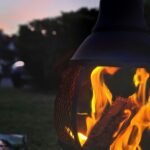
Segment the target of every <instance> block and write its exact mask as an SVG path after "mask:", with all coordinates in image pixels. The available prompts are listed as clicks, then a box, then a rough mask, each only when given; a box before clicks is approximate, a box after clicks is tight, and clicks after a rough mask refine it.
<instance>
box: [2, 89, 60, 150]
mask: <svg viewBox="0 0 150 150" xmlns="http://www.w3.org/2000/svg"><path fill="white" fill-rule="evenodd" d="M54 99H55V95H54V94H41V93H33V92H29V91H24V90H17V89H0V133H9V134H11V133H16V134H25V135H26V136H27V146H28V149H29V150H59V149H60V148H59V147H58V145H57V137H56V133H55V129H54V121H53V108H54Z"/></svg>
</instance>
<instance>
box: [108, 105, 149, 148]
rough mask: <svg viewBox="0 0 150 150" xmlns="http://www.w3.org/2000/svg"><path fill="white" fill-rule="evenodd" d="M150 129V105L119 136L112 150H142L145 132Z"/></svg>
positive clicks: (143, 108)
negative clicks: (141, 142)
mask: <svg viewBox="0 0 150 150" xmlns="http://www.w3.org/2000/svg"><path fill="white" fill-rule="evenodd" d="M148 128H150V103H148V104H146V105H144V106H142V108H141V109H140V111H139V112H138V113H137V114H136V116H135V117H134V118H133V119H132V121H131V123H130V125H129V126H128V128H127V129H126V130H125V131H124V132H123V133H122V134H120V135H119V136H118V138H117V139H116V140H115V141H114V142H113V144H112V145H111V146H110V150H140V149H141V148H140V146H139V143H140V141H141V138H142V134H143V131H144V130H145V129H148Z"/></svg>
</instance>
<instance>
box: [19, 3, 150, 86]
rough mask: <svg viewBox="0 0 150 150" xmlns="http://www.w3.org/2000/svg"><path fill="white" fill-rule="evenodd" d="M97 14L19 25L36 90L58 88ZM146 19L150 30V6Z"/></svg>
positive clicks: (21, 49)
mask: <svg viewBox="0 0 150 150" xmlns="http://www.w3.org/2000/svg"><path fill="white" fill-rule="evenodd" d="M97 15H98V10H96V9H87V8H81V9H80V10H78V11H76V12H68V13H65V12H63V13H62V14H61V16H58V17H55V18H46V19H42V20H34V21H31V22H29V23H28V24H25V25H21V26H20V28H19V32H18V37H17V49H18V50H19V54H20V56H21V58H22V59H23V60H24V61H25V63H26V68H27V70H28V71H29V72H30V74H31V76H32V77H33V83H34V85H35V87H38V88H41V89H56V88H57V86H58V83H59V79H60V74H61V73H62V72H63V70H64V69H65V66H66V65H67V62H68V61H69V59H70V57H71V56H72V54H73V53H74V52H75V50H76V49H77V48H78V46H79V45H80V44H81V43H82V41H83V40H84V39H85V38H86V37H87V36H88V35H89V34H90V33H91V30H92V28H93V26H94V24H95V22H96V19H97ZM145 17H146V21H147V24H148V25H149V27H150V4H149V3H146V5H145Z"/></svg>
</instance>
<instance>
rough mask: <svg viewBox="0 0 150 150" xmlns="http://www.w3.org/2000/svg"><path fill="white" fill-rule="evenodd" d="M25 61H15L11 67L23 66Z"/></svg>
mask: <svg viewBox="0 0 150 150" xmlns="http://www.w3.org/2000/svg"><path fill="white" fill-rule="evenodd" d="M24 65H25V63H24V62H23V61H17V62H15V63H14V64H13V66H12V67H13V68H17V67H24Z"/></svg>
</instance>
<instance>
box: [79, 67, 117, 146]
mask: <svg viewBox="0 0 150 150" xmlns="http://www.w3.org/2000/svg"><path fill="white" fill-rule="evenodd" d="M118 69H119V68H117V67H101V66H98V67H96V68H95V69H94V70H93V71H92V73H91V84H92V91H93V95H92V96H93V97H92V100H91V116H90V117H87V118H86V125H87V133H86V135H84V136H86V137H87V136H88V135H89V133H90V131H91V129H92V128H93V126H94V125H95V124H96V122H97V121H98V120H99V119H100V118H101V116H102V113H103V111H104V109H105V108H106V106H107V104H111V103H112V94H111V92H110V90H109V89H108V87H107V86H106V84H105V82H104V78H103V74H104V73H107V74H110V75H113V74H114V73H115V72H116V71H117V70H118ZM82 137H83V136H81V134H78V138H79V141H82V144H81V145H84V143H85V142H86V140H82ZM83 141H84V142H83Z"/></svg>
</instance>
